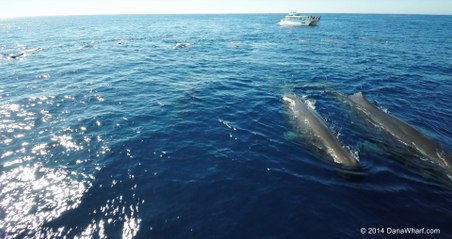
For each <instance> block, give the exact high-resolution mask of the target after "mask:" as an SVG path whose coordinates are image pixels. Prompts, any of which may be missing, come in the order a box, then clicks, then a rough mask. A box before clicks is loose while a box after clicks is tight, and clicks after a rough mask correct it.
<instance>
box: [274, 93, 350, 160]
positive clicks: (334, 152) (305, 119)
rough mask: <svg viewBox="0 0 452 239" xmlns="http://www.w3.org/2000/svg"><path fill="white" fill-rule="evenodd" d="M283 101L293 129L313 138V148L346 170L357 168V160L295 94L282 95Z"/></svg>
mask: <svg viewBox="0 0 452 239" xmlns="http://www.w3.org/2000/svg"><path fill="white" fill-rule="evenodd" d="M283 101H284V102H285V103H286V104H287V105H288V107H289V110H290V113H291V115H292V120H293V123H294V124H295V125H294V127H295V128H297V129H298V133H301V134H304V135H305V136H306V135H309V136H310V137H313V139H312V140H315V141H317V142H311V143H312V144H314V145H315V143H317V144H319V145H315V146H317V147H318V148H319V149H321V150H322V151H323V153H325V154H327V156H328V157H327V158H328V160H329V161H331V162H333V163H336V164H338V165H340V166H342V167H346V168H358V167H359V162H358V159H357V158H356V157H355V156H354V155H353V154H352V153H351V152H350V151H348V150H346V149H345V148H344V146H343V145H342V144H341V143H340V142H339V140H338V139H337V138H336V137H335V136H334V135H333V134H332V132H331V131H330V129H329V128H328V126H327V125H326V123H325V121H324V120H323V119H322V117H321V116H320V115H319V114H318V113H317V112H316V111H315V110H314V109H311V108H310V107H309V106H308V105H307V104H306V103H305V102H304V101H302V100H300V99H299V98H298V97H297V96H296V95H295V94H286V95H284V96H283Z"/></svg>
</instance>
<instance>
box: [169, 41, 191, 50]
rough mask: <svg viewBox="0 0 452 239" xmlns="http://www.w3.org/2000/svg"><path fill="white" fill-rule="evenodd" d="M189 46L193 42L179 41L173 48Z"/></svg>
mask: <svg viewBox="0 0 452 239" xmlns="http://www.w3.org/2000/svg"><path fill="white" fill-rule="evenodd" d="M188 46H191V43H189V42H178V43H176V45H175V46H174V47H173V49H179V48H184V47H188Z"/></svg>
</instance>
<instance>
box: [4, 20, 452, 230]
mask: <svg viewBox="0 0 452 239" xmlns="http://www.w3.org/2000/svg"><path fill="white" fill-rule="evenodd" d="M283 16H284V14H270V15H149V16H146V15H142V16H139V15H137V16H80V17H40V18H18V19H6V20H5V19H4V20H0V53H1V54H0V56H1V58H0V164H1V167H0V229H1V231H0V237H1V238H4V237H6V238H52V237H56V238H58V237H63V236H68V237H69V238H72V237H74V236H78V237H84V236H86V237H91V238H104V237H105V236H108V238H118V237H121V236H123V237H124V238H132V237H135V238H359V237H362V238H393V237H394V235H392V236H391V235H388V234H377V235H364V236H363V235H362V234H361V233H360V229H361V228H369V227H384V228H387V227H391V228H404V227H414V228H432V229H440V230H441V233H440V234H439V235H434V236H426V235H423V236H419V237H415V238H451V237H452V227H451V221H452V189H451V187H448V186H447V183H445V182H444V181H443V180H439V179H438V177H437V175H436V173H435V172H434V171H433V173H431V172H430V173H428V172H426V171H425V170H422V169H419V168H418V167H416V163H415V166H413V165H412V164H411V163H410V162H412V161H418V160H419V159H418V158H417V156H414V155H413V154H411V153H409V152H403V150H402V149H401V147H396V146H394V147H391V144H392V143H391V142H389V143H388V142H385V140H386V139H387V136H385V135H384V134H383V132H381V131H378V130H372V129H369V128H368V127H363V126H365V124H363V123H360V122H362V119H360V118H359V116H357V115H355V114H353V112H352V111H351V110H350V109H348V108H347V107H346V106H344V105H342V104H341V103H340V102H338V101H337V100H336V99H335V98H334V97H332V96H331V95H329V94H327V93H326V92H328V91H330V90H334V91H337V92H342V93H346V94H352V93H355V92H358V91H362V92H363V93H364V94H365V95H366V96H367V97H368V99H369V100H370V101H372V102H375V103H376V104H377V105H378V106H379V107H381V108H384V109H385V110H387V111H388V112H389V113H390V114H391V115H394V116H396V117H398V118H399V119H402V120H404V121H405V122H408V123H409V124H410V125H412V126H414V127H415V128H417V129H418V130H420V131H421V132H423V133H424V134H425V135H427V136H428V137H430V138H431V139H432V140H435V141H437V142H439V143H440V144H442V145H443V146H444V147H445V148H447V149H449V150H451V149H452V123H451V122H452V97H451V96H452V57H451V56H452V28H451V27H450V26H452V16H421V15H335V14H322V21H321V22H320V24H319V26H317V27H299V28H287V27H280V26H278V25H276V23H277V22H278V21H279V20H280V18H282V17H283ZM177 43H191V45H190V46H187V47H185V48H180V49H174V46H175V45H176V44H177ZM21 52H22V53H24V52H25V53H24V54H23V55H19V53H21ZM10 56H17V57H16V58H11V57H10ZM287 90H290V91H293V92H295V93H296V94H297V95H299V96H303V97H306V98H307V99H309V100H310V101H312V102H315V107H316V110H317V112H318V113H319V114H320V115H321V116H322V117H323V118H324V119H325V120H326V122H327V124H328V125H329V127H330V128H332V129H333V131H334V132H335V133H336V134H337V135H338V137H339V139H340V141H341V142H342V143H343V144H344V145H347V146H349V147H350V149H351V150H352V151H355V152H357V153H358V155H359V159H360V163H361V164H362V165H363V169H362V170H361V171H360V172H358V173H357V174H358V175H353V176H350V175H347V174H348V173H347V172H345V175H344V173H343V172H339V170H338V168H337V167H336V166H334V165H331V164H329V163H327V162H326V161H325V160H324V159H323V158H322V156H321V155H319V154H316V153H315V152H314V151H313V150H312V149H311V148H310V147H309V145H308V144H306V143H305V142H302V141H300V140H298V139H296V138H294V137H290V136H291V135H293V133H290V132H291V131H292V130H293V128H292V127H291V125H290V124H289V122H288V116H287V108H286V107H285V105H284V103H283V101H282V96H283V94H284V92H286V91H287ZM388 140H389V139H388ZM399 236H400V235H399Z"/></svg>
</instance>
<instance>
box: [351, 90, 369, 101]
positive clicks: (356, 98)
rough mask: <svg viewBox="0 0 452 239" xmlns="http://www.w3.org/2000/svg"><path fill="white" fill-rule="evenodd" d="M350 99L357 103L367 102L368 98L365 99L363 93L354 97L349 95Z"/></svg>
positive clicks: (358, 93)
mask: <svg viewBox="0 0 452 239" xmlns="http://www.w3.org/2000/svg"><path fill="white" fill-rule="evenodd" d="M348 98H349V99H350V100H351V101H353V102H355V103H358V102H362V101H366V98H364V95H363V93H362V92H361V91H360V92H357V93H355V94H353V95H349V96H348Z"/></svg>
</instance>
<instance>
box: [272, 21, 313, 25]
mask: <svg viewBox="0 0 452 239" xmlns="http://www.w3.org/2000/svg"><path fill="white" fill-rule="evenodd" d="M278 24H279V25H280V26H311V25H312V21H309V20H308V21H284V20H281V21H280V22H279V23H278Z"/></svg>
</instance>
